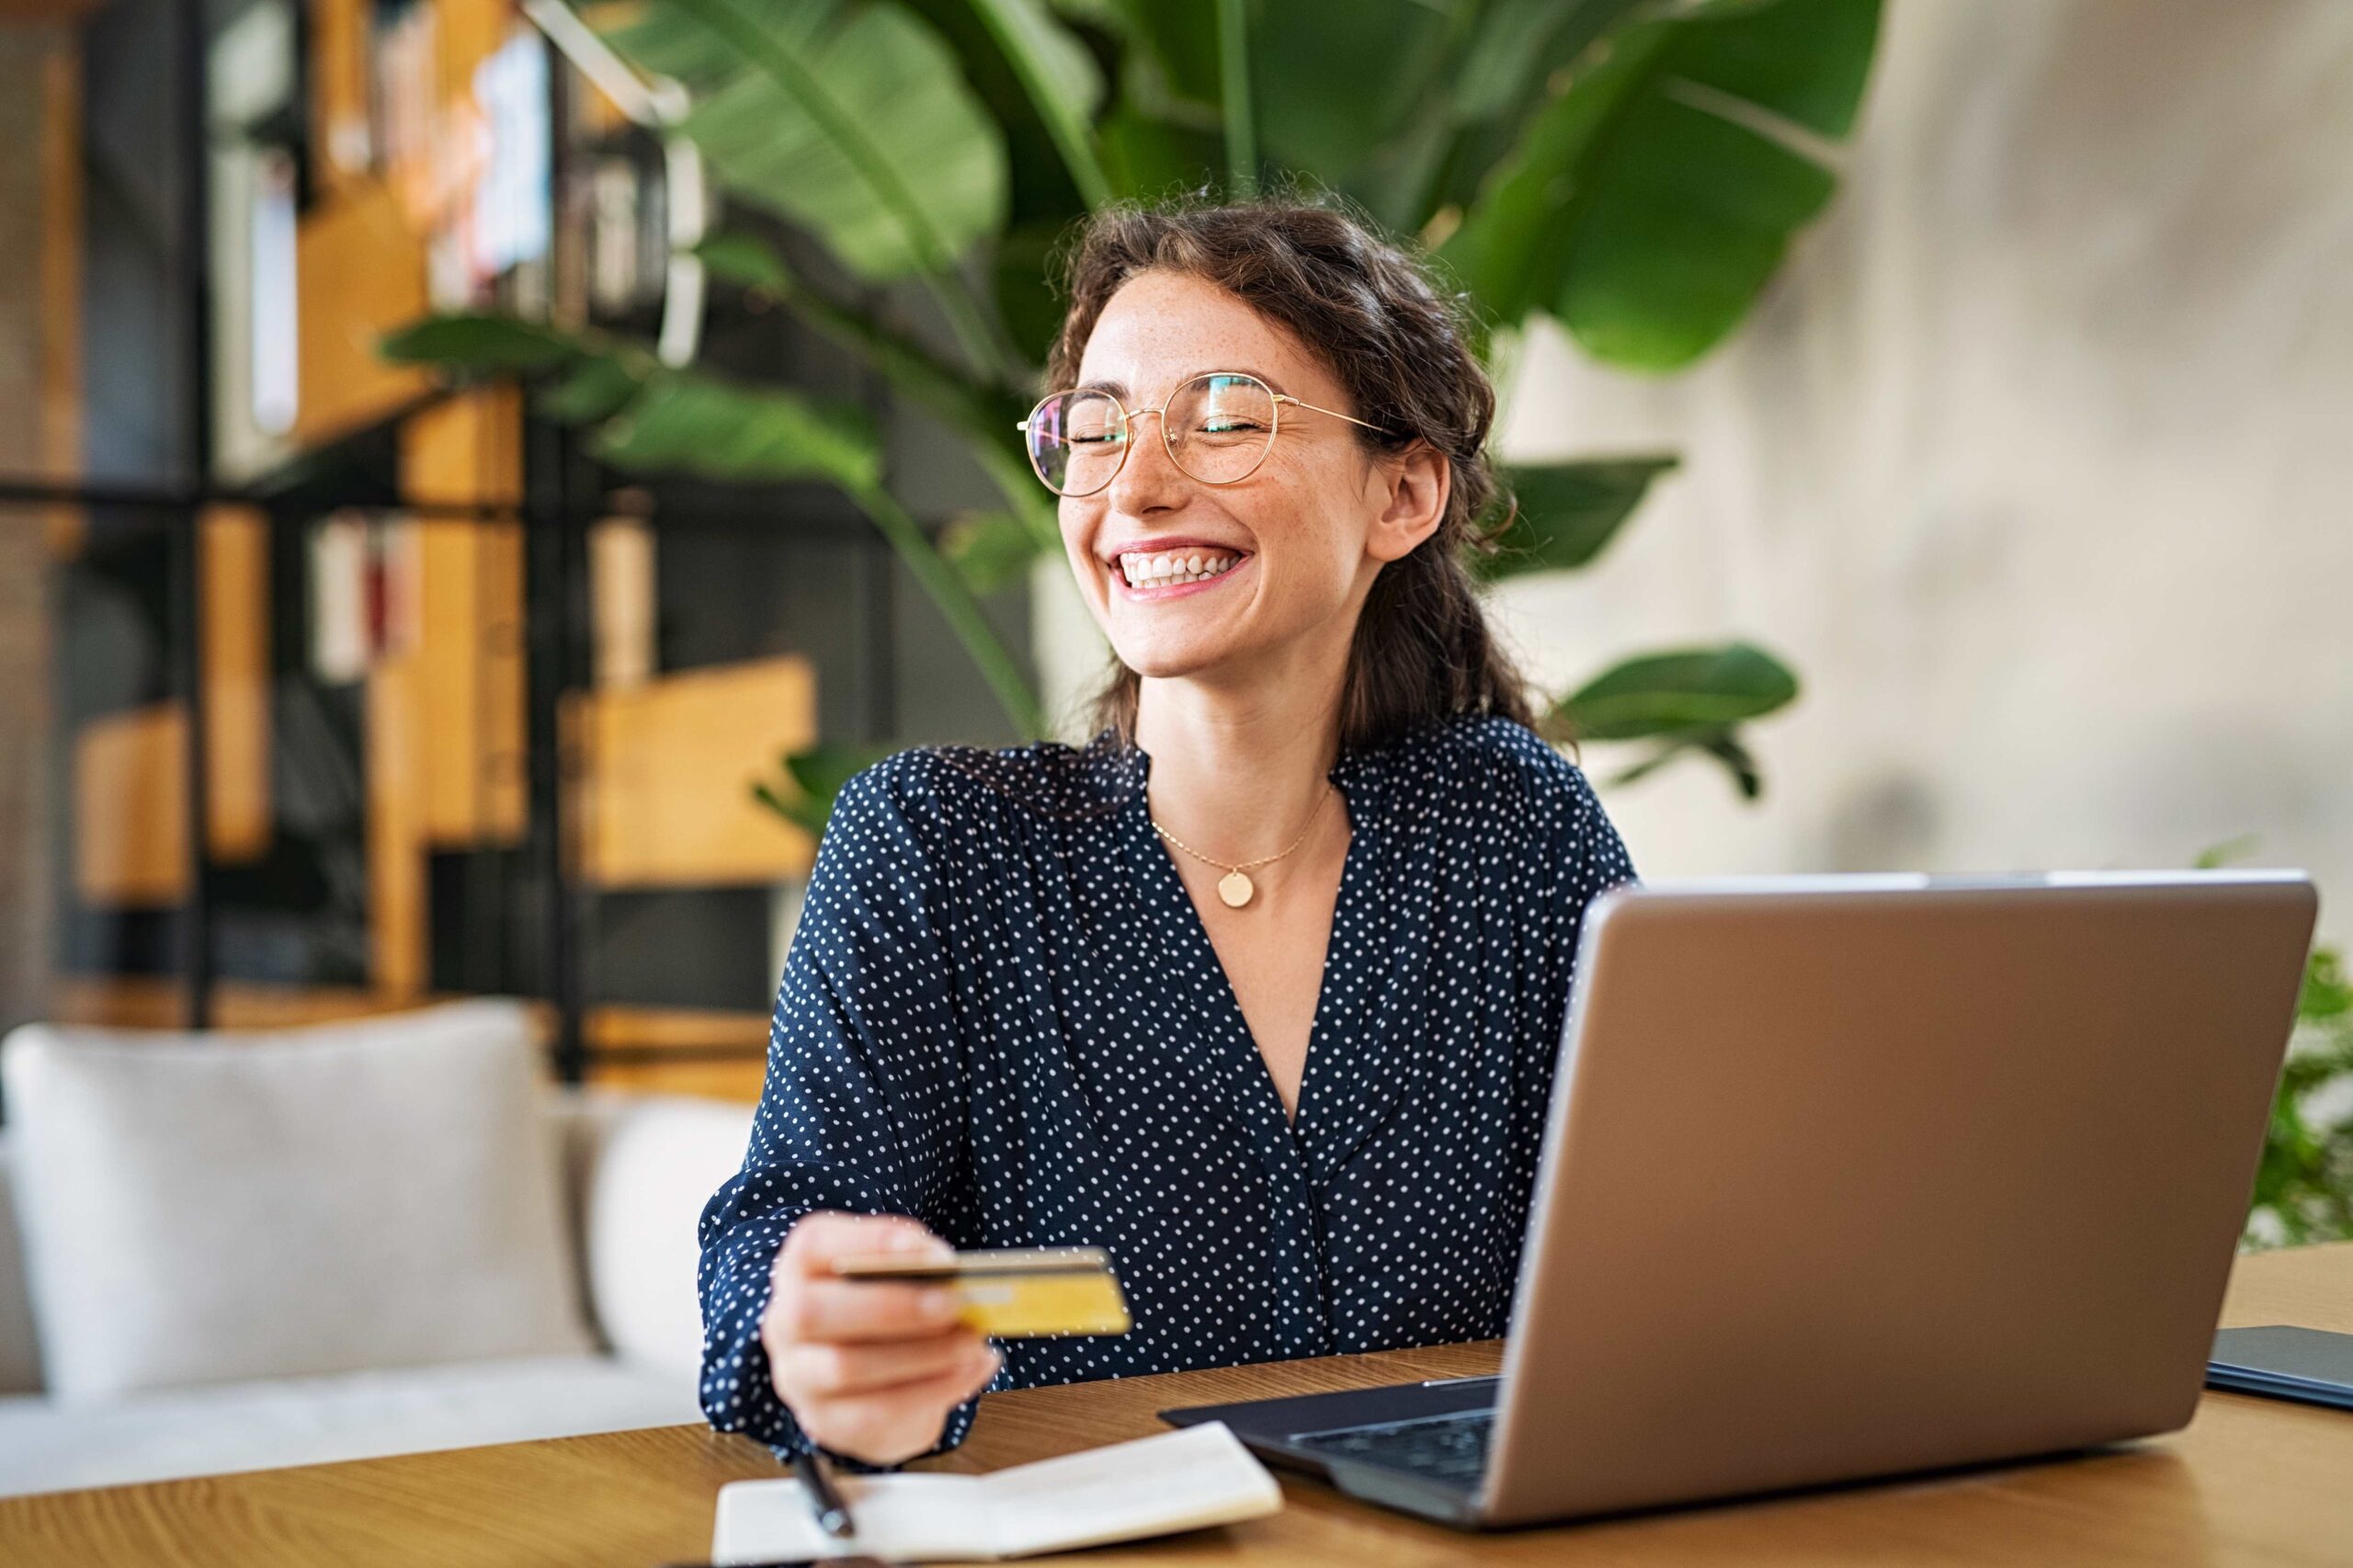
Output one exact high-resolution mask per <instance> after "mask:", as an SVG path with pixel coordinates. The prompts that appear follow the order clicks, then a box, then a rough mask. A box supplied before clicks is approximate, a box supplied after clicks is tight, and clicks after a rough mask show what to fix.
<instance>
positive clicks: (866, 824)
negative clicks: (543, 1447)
mask: <svg viewBox="0 0 2353 1568" xmlns="http://www.w3.org/2000/svg"><path fill="white" fill-rule="evenodd" d="M1150 767H1151V757H1150V756H1149V755H1148V754H1146V753H1144V752H1143V751H1142V750H1140V749H1137V748H1134V747H1127V748H1122V747H1120V746H1119V745H1118V744H1116V743H1115V742H1114V740H1113V738H1112V734H1111V732H1109V731H1108V730H1106V731H1104V732H1103V733H1100V734H1097V736H1096V737H1095V739H1094V740H1093V741H1092V742H1091V743H1089V744H1087V745H1086V747H1085V748H1083V749H1080V748H1074V747H1071V746H1067V745H1063V744H1059V743H1053V742H1041V743H1039V744H1033V745H1029V746H1024V747H1018V748H1006V749H1003V750H995V751H991V750H984V749H982V748H978V747H972V746H930V747H919V748H915V749H913V750H908V751H903V752H900V753H898V754H897V755H895V756H891V757H888V758H886V759H885V760H883V761H881V762H880V763H877V764H875V765H874V766H873V767H869V768H867V769H866V770H865V771H863V772H861V773H859V774H858V776H857V777H856V778H852V779H851V780H850V781H849V783H848V784H847V786H846V787H845V788H844V789H843V790H842V791H841V794H840V797H839V798H838V800H837V801H836V802H835V807H834V812H833V817H832V819H831V822H830V824H829V825H828V826H827V828H826V831H825V834H824V839H823V840H822V841H821V844H820V846H819V849H818V854H817V860H816V865H815V868H814V869H813V873H812V876H811V879H810V883H809V890H808V897H807V899H806V900H805V902H804V903H803V905H802V911H801V923H800V925H799V926H798V928H797V929H796V931H795V934H794V937H793V940H792V944H791V947H790V951H789V953H788V955H787V958H786V962H785V970H784V977H783V983H782V985H781V987H780V988H779V993H778V996H777V1005H776V1017H775V1021H774V1024H773V1026H772V1027H771V1028H770V1031H769V1035H768V1057H767V1084H766V1087H765V1089H764V1091H763V1093H762V1096H761V1099H760V1105H759V1108H758V1111H757V1112H756V1115H755V1117H754V1119H753V1124H752V1137H751V1145H750V1148H749V1149H748V1151H747V1152H746V1153H745V1160H744V1165H743V1168H742V1170H740V1171H739V1172H738V1173H737V1174H736V1175H735V1176H733V1177H731V1178H729V1180H728V1181H727V1182H726V1184H725V1185H724V1186H722V1187H720V1189H719V1190H718V1191H717V1192H716V1193H715V1194H713V1195H712V1197H711V1199H710V1202H709V1203H708V1204H707V1205H706V1206H705V1207H704V1209H703V1211H702V1216H701V1221H700V1223H699V1240H700V1243H701V1246H702V1258H701V1266H700V1268H699V1285H700V1289H701V1293H702V1310H703V1323H704V1328H705V1335H704V1347H703V1364H702V1385H701V1395H702V1406H703V1410H704V1412H705V1414H706V1415H708V1416H709V1417H710V1422H711V1425H712V1426H715V1427H717V1428H718V1429H719V1430H721V1431H723V1432H740V1433H744V1434H745V1435H746V1436H748V1437H753V1438H755V1439H757V1440H759V1441H761V1442H764V1443H767V1445H768V1446H769V1447H770V1448H771V1449H773V1450H774V1451H775V1452H776V1454H777V1455H778V1457H779V1458H790V1456H791V1455H792V1454H794V1453H796V1452H798V1451H800V1450H801V1449H803V1448H805V1447H806V1446H807V1440H806V1439H805V1438H804V1437H802V1436H801V1432H800V1429H799V1427H798V1426H797V1425H796V1424H795V1423H794V1421H793V1418H792V1415H791V1413H790V1411H788V1410H787V1409H786V1408H785V1407H784V1405H783V1404H782V1403H781V1402H780V1401H779V1400H778V1398H777V1396H776V1392H775V1390H774V1388H773V1387H772V1386H771V1385H770V1383H769V1381H768V1361H767V1352H766V1351H765V1350H764V1349H763V1348H762V1346H761V1344H760V1338H759V1322H760V1315H761V1312H763V1310H764V1309H765V1308H766V1306H767V1297H768V1271H769V1268H770V1267H771V1265H772V1264H773V1262H774V1260H775V1257H776V1254H777V1249H778V1248H779V1246H781V1245H782V1244H783V1241H784V1235H785V1232H786V1231H787V1230H788V1229H790V1226H791V1225H792V1223H793V1221H795V1220H797V1219H799V1218H800V1217H801V1215H803V1214H806V1213H808V1212H810V1211H811V1210H817V1209H843V1210H857V1211H860V1212H868V1213H901V1214H912V1215H914V1216H915V1217H916V1218H917V1219H919V1220H921V1221H924V1223H926V1225H928V1226H930V1227H931V1228H932V1229H933V1230H934V1231H936V1232H938V1233H939V1234H940V1235H942V1236H944V1237H946V1238H947V1239H948V1240H949V1242H951V1243H952V1244H955V1245H957V1246H960V1247H979V1246H992V1247H995V1246H1065V1245H1091V1246H1101V1247H1104V1248H1106V1249H1107V1250H1108V1252H1109V1253H1110V1256H1111V1259H1112V1263H1113V1266H1114V1267H1115V1268H1116V1269H1117V1271H1118V1274H1119V1277H1120V1283H1121V1284H1122V1286H1123V1287H1124V1288H1125V1290H1126V1291H1127V1294H1128V1298H1129V1302H1130V1305H1131V1308H1132V1309H1133V1313H1134V1320H1135V1326H1134V1327H1133V1329H1132V1330H1131V1331H1130V1332H1129V1333H1127V1334H1125V1335H1084V1336H1074V1337H1070V1338H1062V1339H1017V1340H1010V1341H1006V1342H1004V1343H1003V1344H1002V1346H1001V1348H1002V1349H1003V1350H1004V1352H1005V1364H1004V1366H1003V1367H1002V1368H1000V1369H999V1370H998V1372H997V1375H996V1379H995V1381H994V1382H993V1383H992V1384H991V1385H990V1387H991V1388H993V1389H1014V1388H1027V1387H1030V1386H1033V1385H1036V1384H1040V1383H1059V1382H1067V1381H1074V1380H1077V1379H1084V1378H1111V1377H1120V1376H1122V1375H1126V1374H1132V1373H1142V1372H1163V1371H1173V1370H1176V1369H1182V1368H1188V1367H1211V1366H1223V1365H1231V1364H1235V1363H1240V1362H1245V1361H1262V1360H1269V1359H1277V1358H1289V1357H1296V1356H1323V1355H1331V1354H1336V1353H1338V1352H1343V1351H1358V1350H1376V1349H1381V1348H1384V1347H1388V1346H1406V1345H1430V1344H1439V1343H1443V1342H1447V1341H1452V1340H1464V1339H1480V1338H1486V1337H1490V1336H1493V1335H1500V1334H1502V1333H1503V1332H1504V1329H1505V1326H1506V1320H1507V1318H1508V1316H1509V1313H1510V1309H1511V1296H1512V1291H1513V1289H1514V1286H1515V1284H1516V1281H1517V1275H1518V1263H1519V1250H1520V1237H1521V1229H1522V1226H1523V1224H1524V1222H1525V1220H1526V1215H1527V1210H1528V1202H1529V1190H1530V1187H1531V1186H1532V1184H1533V1181H1534V1177H1535V1167H1536V1160H1537V1154H1538V1148H1539V1144H1540V1140H1541V1135H1542V1128H1543V1125H1544V1118H1545V1108H1546V1097H1547V1096H1548V1094H1549V1092H1550V1090H1551V1087H1552V1069H1553V1062H1554V1057H1555V1054H1556V1052H1557V1051H1558V1050H1559V1047H1560V1042H1561V1031H1562V1025H1563V1019H1564V1018H1565V1017H1566V1015H1567V1006H1568V994H1569V983H1570V978H1571V969H1572V965H1573V962H1574V956H1575V952H1576V943H1577V932H1578V927H1579V925H1580V922H1581V919H1582V916H1583V915H1584V911H1585V907H1586V902H1587V901H1588V900H1590V899H1591V898H1593V897H1594V895H1595V894H1597V893H1598V892H1601V891H1602V890H1603V889H1605V888H1608V887H1609V886H1612V885H1613V884H1616V883H1619V882H1623V881H1631V880H1632V878H1633V875H1634V871H1633V867H1632V865H1631V862H1630V860H1629V859H1628V858H1627V854H1626V849H1625V846H1624V845H1623V844H1622V843H1621V842H1620V839H1619V836H1618V834H1617V831H1616V829H1614V828H1613V827H1612V826H1611V825H1610V823H1609V819H1608V817H1607V816H1606V815H1605V814H1604V813H1603V812H1602V808H1601V805H1600V802H1599V801H1597V800H1596V799H1595V798H1594V794H1593V791H1592V790H1591V788H1590V787H1589V786H1588V785H1587V783H1586V778H1585V775H1584V774H1583V773H1582V772H1581V771H1580V770H1579V769H1578V768H1577V767H1575V766H1574V765H1573V764H1572V763H1570V762H1569V761H1568V760H1567V759H1566V758H1565V757H1563V756H1561V755H1560V754H1559V753H1558V752H1556V751H1554V750H1553V749H1552V747H1551V746H1550V745H1548V744H1545V743H1544V742H1543V741H1542V740H1540V738H1539V737H1537V736H1536V735H1535V734H1533V733H1530V732H1529V730H1528V729H1526V728H1525V727H1523V726H1521V725H1519V724H1518V723H1515V722H1512V721H1510V720H1507V719H1502V718H1495V717H1490V716H1480V715H1467V714H1466V715H1459V716H1457V717H1454V718H1451V719H1449V720H1445V721H1442V722H1438V723H1435V724H1431V725H1428V726H1426V727H1424V728H1422V729H1420V730H1417V731H1415V732H1413V733H1408V734H1406V735H1404V736H1403V737H1401V738H1399V739H1397V740H1394V741H1392V742H1391V743H1389V744H1386V745H1384V746H1382V747H1381V748H1379V749H1377V750H1374V751H1369V752H1358V753H1351V754H1348V755H1345V756H1342V757H1341V759H1340V760H1339V762H1338V763H1337V765H1336V766H1335V767H1333V768H1332V769H1331V773H1330V777H1331V779H1332V782H1333V783H1334V784H1335V785H1336V787H1337V788H1338V789H1339V790H1340V792H1341V795H1342V797H1343V799H1344V800H1345V801H1346V802H1347V812H1348V820H1349V822H1350V824H1351V825H1352V832H1351V835H1350V837H1349V842H1348V847H1347V859H1346V861H1345V865H1344V869H1343V870H1342V872H1341V877H1340V889H1339V901H1338V904H1337V908H1336V911H1335V914H1334V916H1333V926H1332V936H1331V942H1330V947H1329V949H1328V952H1327V956H1326V958H1325V960H1324V982H1323V991H1322V994H1321V996H1320V999H1319V1001H1318V1003H1317V1006H1316V1011H1315V1017H1314V1024H1313V1030H1312V1032H1311V1034H1310V1036H1309V1044H1308V1054H1307V1064H1306V1073H1305V1076H1304V1078H1303V1080H1302V1086H1301V1092H1300V1103H1299V1111H1298V1118H1297V1120H1296V1122H1295V1123H1294V1122H1292V1121H1290V1120H1289V1119H1286V1118H1285V1116H1284V1114H1283V1108H1282V1102H1281V1100H1280V1098H1279V1096H1277V1094H1276V1092H1275V1086H1274V1082H1273V1080H1272V1079H1271V1078H1270V1077H1269V1076H1268V1075H1267V1069H1266V1066H1265V1063H1264V1062H1262V1061H1261V1059H1260V1058H1259V1055H1258V1051H1257V1048H1256V1045H1255V1043H1254V1042H1253V1040H1252V1039H1251V1036H1250V1033H1249V1029H1248V1027H1247V1026H1246V1025H1245V1022H1244V1021H1243V1017H1242V1011H1241V1007H1240V1005H1239V1004H1238V1003H1237V1002H1236V1001H1235V1000H1234V995H1233V989H1232V987H1231V986H1230V985H1229V984H1228V983H1227V982H1226V979H1225V974H1224V971H1223V970H1222V968H1221V966H1220V965H1219V962H1218V960H1217V955H1216V952H1215V949H1212V948H1211V945H1210V940H1209V936H1208V933H1207V932H1206V930H1204V928H1203V927H1202V925H1201V922H1200V916H1199V913H1198V912H1197V911H1196V910H1195V909H1194V907H1193V903H1192V900H1191V896H1190V895H1189V894H1188V892H1186V889H1185V886H1184V883H1183V882H1182V881H1180V880H1179V879H1178V876H1177V871H1176V865H1175V862H1174V861H1173V860H1172V859H1171V858H1170V854H1171V852H1170V850H1169V849H1168V848H1167V847H1166V846H1165V845H1164V844H1163V843H1162V842H1161V840H1160V839H1159V837H1158V835H1155V834H1154V832H1153V829H1152V824H1151V821H1150V818H1149V816H1148V815H1147V809H1146V803H1145V795H1144V783H1145V779H1146V777H1147V775H1148V772H1149V770H1150ZM972 1413H973V1403H972V1402H967V1403H965V1404H963V1405H962V1406H961V1407H959V1408H958V1410H957V1411H956V1412H955V1414H954V1415H952V1416H951V1417H950V1418H949V1422H948V1424H947V1426H946V1428H945V1430H944V1431H943V1432H942V1434H941V1441H940V1444H939V1447H940V1448H943V1449H944V1448H948V1447H951V1446H953V1445H954V1444H956V1443H958V1442H961V1441H962V1439H963V1437H964V1434H965V1432H966V1430H967V1429H968V1428H969V1426H971V1423H972Z"/></svg>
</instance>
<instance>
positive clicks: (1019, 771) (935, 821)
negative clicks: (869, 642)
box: [826, 735, 1132, 846]
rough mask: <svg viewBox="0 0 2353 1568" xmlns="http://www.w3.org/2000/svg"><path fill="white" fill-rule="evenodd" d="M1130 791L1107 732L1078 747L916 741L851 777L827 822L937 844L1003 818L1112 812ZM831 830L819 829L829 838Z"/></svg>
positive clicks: (1039, 743)
mask: <svg viewBox="0 0 2353 1568" xmlns="http://www.w3.org/2000/svg"><path fill="white" fill-rule="evenodd" d="M1131 788H1132V786H1131V784H1130V783H1129V782H1128V775H1127V773H1126V769H1125V766H1124V764H1123V760H1122V758H1121V757H1120V755H1119V754H1118V752H1117V751H1116V750H1115V749H1114V748H1113V747H1112V746H1110V744H1108V735H1097V737H1096V738H1095V740H1093V741H1092V742H1090V743H1089V744H1086V746H1084V747H1076V746H1070V745H1065V744H1062V743H1061V742H1059V741H1037V742H1032V743H1031V744H1028V745H1021V746H1000V747H987V746H972V745H922V746H910V747H908V748H907V749H905V750H904V751H897V752H892V754H891V755H890V756H886V757H883V758H882V759H881V761H879V762H875V763H872V764H870V765H869V766H868V767H865V768H863V769H861V770H860V771H859V772H858V773H857V774H855V775H853V776H852V777H851V778H850V779H849V781H848V782H847V784H845V785H844V786H843V787H842V790H841V793H840V794H839V795H837V796H836V797H835V802H834V819H835V821H841V820H844V815H845V813H847V822H848V824H850V825H851V826H852V828H853V829H854V830H862V829H871V828H874V827H878V826H888V827H889V828H891V829H892V830H893V831H897V832H904V833H906V834H909V835H913V836H914V837H915V839H916V840H917V841H918V842H920V843H923V844H926V845H927V846H937V845H938V844H941V843H942V842H944V839H945V837H946V836H961V835H962V834H964V833H965V832H967V831H978V830H979V829H980V828H982V827H983V826H991V825H994V826H999V827H1002V826H1006V825H1007V824H1008V819H1011V820H1018V819H1022V818H1029V819H1034V820H1039V821H1065V822H1066V821H1074V820H1086V819H1087V818H1091V817H1098V816H1108V815H1109V814H1112V813H1113V812H1116V811H1117V810H1118V808H1119V804H1120V801H1121V800H1122V799H1123V798H1124V794H1125V792H1126V790H1129V789H1131ZM833 831H834V830H833V827H832V826H831V825H830V824H829V825H828V826H827V829H826V832H827V834H828V835H831V834H832V832H833Z"/></svg>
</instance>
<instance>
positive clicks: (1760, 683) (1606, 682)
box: [1552, 642, 1798, 741]
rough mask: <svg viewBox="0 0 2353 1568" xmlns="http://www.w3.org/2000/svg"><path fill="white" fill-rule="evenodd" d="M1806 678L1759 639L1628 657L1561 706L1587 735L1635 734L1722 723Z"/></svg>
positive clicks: (1577, 731)
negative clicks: (1755, 641)
mask: <svg viewBox="0 0 2353 1568" xmlns="http://www.w3.org/2000/svg"><path fill="white" fill-rule="evenodd" d="M1797 695H1798V677H1797V676H1794V675H1792V674H1790V669H1789V666H1788V665H1784V664H1782V663H1781V661H1780V660H1779V659H1777V658H1775V657H1773V655H1772V654H1770V653H1767V652H1766V651H1765V650H1764V649H1762V648H1759V647H1757V646H1756V644H1755V643H1753V642H1727V643H1725V644H1724V645H1722V647H1718V648H1685V649H1677V650H1676V651H1674V652H1672V653H1651V654H1646V655H1644V656H1643V657H1641V658H1636V659H1628V660H1626V661H1625V662H1624V663H1622V664H1620V665H1613V666H1612V667H1611V668H1609V669H1608V670H1605V671H1603V672H1602V673H1601V674H1600V675H1598V676H1595V677H1594V678H1593V679H1592V680H1590V681H1587V682H1586V684H1585V685H1584V686H1582V687H1578V688H1577V689H1576V690H1575V691H1574V692H1571V693H1570V694H1569V695H1568V696H1566V697H1564V698H1563V699H1561V700H1560V701H1559V702H1558V703H1556V704H1554V705H1553V709H1552V718H1553V720H1554V721H1555V722H1559V723H1564V724H1565V725H1566V727H1567V729H1568V731H1569V733H1572V734H1574V736H1575V737H1576V738H1577V739H1579V740H1586V741H1632V740H1643V739H1647V738H1650V737H1653V736H1659V735H1680V734H1686V733H1692V732H1705V731H1711V730H1718V729H1722V728H1723V727H1725V726H1727V725H1731V724H1736V723H1739V722H1742V721H1744V720H1747V719H1756V718H1759V717H1762V716H1763V715H1765V714H1767V713H1770V712H1772V711H1773V710H1775V709H1777V708H1781V707H1785V706H1787V705H1788V704H1789V703H1790V702H1792V701H1795V700H1796V699H1797Z"/></svg>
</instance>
